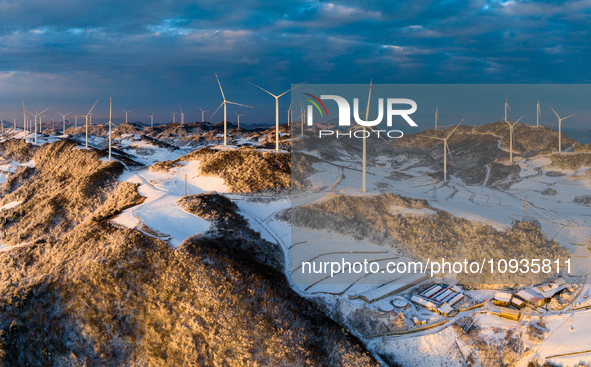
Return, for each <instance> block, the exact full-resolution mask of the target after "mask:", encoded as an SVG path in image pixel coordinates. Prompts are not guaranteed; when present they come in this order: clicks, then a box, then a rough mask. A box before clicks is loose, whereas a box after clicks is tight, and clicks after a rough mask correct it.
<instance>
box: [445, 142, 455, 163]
mask: <svg viewBox="0 0 591 367" xmlns="http://www.w3.org/2000/svg"><path fill="white" fill-rule="evenodd" d="M445 145H446V146H447V152H448V153H449V159H451V164H453V166H454V168H456V164H455V163H454V159H453V157H452V156H451V150H450V149H449V144H447V140H446V141H445Z"/></svg>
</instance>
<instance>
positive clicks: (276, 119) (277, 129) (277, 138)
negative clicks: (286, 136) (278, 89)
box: [248, 82, 305, 151]
mask: <svg viewBox="0 0 591 367" xmlns="http://www.w3.org/2000/svg"><path fill="white" fill-rule="evenodd" d="M248 83H249V84H252V85H254V86H255V87H257V88H259V89H260V90H263V91H265V92H267V93H268V94H270V95H271V96H272V97H273V98H275V151H279V97H282V96H284V95H286V94H287V93H289V92H291V91H292V90H294V89H296V88H297V87H299V86H300V85H302V84H304V83H305V82H304V83H302V84H298V85H296V86H295V87H293V88H291V89H290V90H288V91H287V92H283V93H281V94H280V95H278V96H276V95H274V94H273V93H271V92H269V91H268V90H266V89H263V88H261V87H259V86H258V85H256V84H254V83H251V82H248Z"/></svg>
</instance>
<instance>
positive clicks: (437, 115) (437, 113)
mask: <svg viewBox="0 0 591 367" xmlns="http://www.w3.org/2000/svg"><path fill="white" fill-rule="evenodd" d="M438 119H439V105H437V107H436V108H435V130H437V120H438Z"/></svg>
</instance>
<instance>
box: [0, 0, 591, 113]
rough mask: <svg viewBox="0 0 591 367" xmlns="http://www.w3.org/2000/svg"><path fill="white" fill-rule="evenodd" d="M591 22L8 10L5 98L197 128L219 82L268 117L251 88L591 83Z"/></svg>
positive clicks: (576, 6) (67, 0) (454, 12)
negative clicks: (106, 107) (179, 111)
mask: <svg viewBox="0 0 591 367" xmlns="http://www.w3.org/2000/svg"><path fill="white" fill-rule="evenodd" d="M590 15H591V0H575V1H568V2H564V1H536V2H533V1H519V0H511V1H494V0H453V1H452V0H443V1H434V0H416V1H397V2H391V1H383V0H375V1H371V2H359V1H353V0H334V1H330V2H321V1H303V0H302V1H276V2H270V3H269V2H262V1H257V0H245V1H213V0H211V1H189V0H178V1H174V2H170V1H163V0H145V1H142V2H139V1H136V0H128V1H114V0H104V1H101V2H97V1H91V0H60V1H58V0H45V1H41V0H4V1H2V2H0V83H3V86H4V87H8V88H11V89H12V91H18V93H19V94H20V95H19V96H14V97H12V94H14V93H12V94H9V92H0V95H2V96H6V98H7V99H5V100H4V102H2V103H5V104H12V103H16V102H18V100H19V98H22V97H23V96H25V97H26V96H34V97H31V98H35V99H37V100H38V101H39V103H41V102H50V104H53V103H54V100H53V99H66V98H71V99H72V100H73V101H74V102H73V103H78V102H80V103H82V104H84V105H86V104H87V103H88V102H87V100H92V99H93V98H94V100H96V98H95V96H96V95H103V96H108V95H109V94H111V93H112V94H117V99H118V102H119V101H121V103H124V104H126V105H127V104H129V105H138V108H141V107H142V106H145V107H146V108H148V109H150V110H153V109H154V108H156V106H155V105H162V106H163V107H162V108H163V109H165V108H166V109H168V107H166V105H167V104H171V105H178V104H179V103H182V104H183V106H185V105H187V113H188V114H189V115H188V118H190V116H191V114H192V113H193V112H195V113H193V115H199V116H200V114H199V113H198V112H199V111H198V109H197V106H196V104H202V105H206V104H211V105H215V106H217V105H219V102H220V101H219V98H220V96H219V95H218V93H217V92H218V91H216V88H217V82H216V81H215V78H214V77H213V73H214V72H218V74H219V75H220V78H223V80H224V83H225V85H226V86H225V88H227V89H228V93H230V94H232V95H233V98H235V99H241V100H246V101H247V102H248V103H247V104H251V105H255V106H256V104H257V103H259V102H260V103H264V102H262V101H264V98H265V97H264V96H258V95H257V94H256V93H252V90H250V89H249V87H248V85H247V84H246V81H247V80H248V81H253V82H256V81H266V83H267V84H268V85H266V86H267V87H268V88H269V89H273V90H283V89H285V87H286V86H288V85H289V84H290V83H292V82H298V81H304V80H308V81H309V82H310V83H335V82H338V83H358V82H363V83H365V82H366V81H367V79H370V78H373V79H374V81H376V82H379V83H395V82H400V83H408V82H420V83H489V82H493V83H503V82H511V83H515V82H523V83H547V82H552V83H573V82H576V83H587V82H589V79H590V77H589V75H590V73H589V66H588V62H586V60H588V59H589V58H590V57H591V48H590V47H589V45H588V39H589V36H590V34H589V29H591V27H590V22H591V19H590V17H589V16H590ZM52 78H53V79H52ZM48 91H51V92H50V93H49V92H48ZM72 91H75V92H72ZM11 98H12V99H11ZM103 98H104V97H103ZM15 101H16V102H15ZM281 103H283V102H281ZM192 104H194V105H195V106H194V107H193V109H195V111H192V110H191V108H192V107H189V106H190V105H192ZM152 106H154V107H152ZM202 107H203V106H202ZM3 108H8V107H4V106H3V105H1V104H0V113H1V112H2V109H3ZM129 108H132V107H129ZM133 108H136V107H133ZM273 114H274V112H273V111H270V112H269V111H267V109H264V108H261V109H258V110H255V111H253V112H252V113H249V117H250V118H260V119H262V120H265V119H268V120H271V119H273V118H274V117H273Z"/></svg>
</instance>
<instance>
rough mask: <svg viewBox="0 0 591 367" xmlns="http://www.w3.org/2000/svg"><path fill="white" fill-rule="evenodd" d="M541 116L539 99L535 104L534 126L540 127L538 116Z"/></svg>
mask: <svg viewBox="0 0 591 367" xmlns="http://www.w3.org/2000/svg"><path fill="white" fill-rule="evenodd" d="M541 116H542V111H540V101H539V100H538V103H537V104H536V127H540V117H541Z"/></svg>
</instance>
